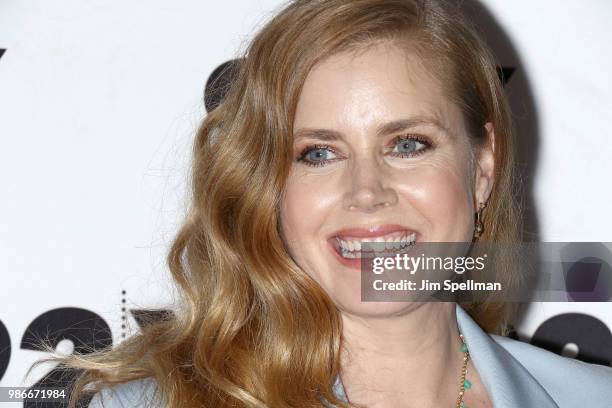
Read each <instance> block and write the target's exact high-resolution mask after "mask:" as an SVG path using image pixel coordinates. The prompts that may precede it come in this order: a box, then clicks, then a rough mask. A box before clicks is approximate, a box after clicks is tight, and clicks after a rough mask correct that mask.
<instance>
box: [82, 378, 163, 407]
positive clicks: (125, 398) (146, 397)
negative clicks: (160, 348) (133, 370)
mask: <svg viewBox="0 0 612 408" xmlns="http://www.w3.org/2000/svg"><path fill="white" fill-rule="evenodd" d="M156 397H158V392H157V383H156V382H155V380H154V379H153V378H150V377H149V378H143V379H140V380H134V381H129V382H126V383H123V384H119V385H115V386H113V387H110V388H105V389H103V390H101V391H100V392H98V393H97V394H95V395H94V396H93V398H92V400H91V402H90V403H89V405H88V408H141V407H142V408H145V407H146V408H152V407H156V408H161V407H163V406H164V405H163V404H161V403H159V401H156V400H155V398H156Z"/></svg>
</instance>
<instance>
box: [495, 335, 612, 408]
mask: <svg viewBox="0 0 612 408" xmlns="http://www.w3.org/2000/svg"><path fill="white" fill-rule="evenodd" d="M491 337H492V338H493V340H495V342H497V343H498V344H499V345H501V346H502V347H503V348H504V349H505V350H506V351H508V352H509V353H510V354H511V355H512V356H513V357H514V358H515V359H516V360H518V361H519V363H520V364H521V365H522V366H523V367H525V368H526V369H527V371H529V373H530V374H531V375H532V376H533V377H534V378H535V379H536V380H537V381H538V382H539V383H540V384H541V385H542V387H544V388H545V389H546V391H547V392H548V393H549V394H550V395H551V397H553V398H554V399H555V400H557V401H573V400H575V401H576V402H580V401H581V400H582V402H584V397H585V396H587V395H588V396H590V397H592V398H594V399H596V400H597V401H602V402H604V401H605V402H606V404H607V403H609V401H612V367H609V366H603V365H599V364H590V363H585V362H583V361H579V360H576V359H573V358H569V357H564V356H560V355H558V354H555V353H552V352H550V351H548V350H544V349H542V348H539V347H536V346H534V345H531V344H528V343H525V342H522V341H517V340H513V339H510V338H507V337H502V336H497V335H491ZM606 406H607V405H606Z"/></svg>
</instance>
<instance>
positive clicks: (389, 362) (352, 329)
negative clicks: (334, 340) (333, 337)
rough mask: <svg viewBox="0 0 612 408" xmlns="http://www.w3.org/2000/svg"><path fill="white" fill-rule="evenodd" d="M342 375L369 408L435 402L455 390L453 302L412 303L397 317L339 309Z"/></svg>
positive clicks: (352, 396) (458, 359) (353, 398)
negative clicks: (365, 314) (353, 313)
mask: <svg viewBox="0 0 612 408" xmlns="http://www.w3.org/2000/svg"><path fill="white" fill-rule="evenodd" d="M342 320H343V337H344V343H343V350H342V353H341V365H342V373H341V379H342V383H343V385H344V389H345V392H346V394H347V396H348V398H349V401H350V402H352V403H356V404H364V405H365V406H368V407H376V408H383V407H391V406H395V407H397V406H407V405H406V404H407V403H410V404H411V405H412V404H413V406H439V405H448V402H449V401H454V400H455V399H456V398H457V394H458V392H459V376H460V371H461V366H462V361H463V360H462V359H463V353H462V352H461V351H460V344H461V341H460V339H459V331H458V329H457V318H456V314H455V304H454V303H439V302H428V303H413V304H411V305H410V309H409V310H407V311H406V312H405V313H403V314H401V315H399V314H398V315H395V316H385V317H378V316H377V317H364V316H355V315H351V314H349V313H344V312H342Z"/></svg>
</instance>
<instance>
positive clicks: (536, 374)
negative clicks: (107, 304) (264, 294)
mask: <svg viewBox="0 0 612 408" xmlns="http://www.w3.org/2000/svg"><path fill="white" fill-rule="evenodd" d="M456 311H457V322H458V324H459V329H460V330H461V333H463V335H464V337H465V341H466V343H467V345H468V347H469V349H470V356H471V358H472V362H473V364H474V366H475V367H476V370H477V371H478V375H479V376H480V378H481V379H482V381H483V383H484V385H485V388H486V389H487V393H488V395H489V398H490V399H491V401H492V402H493V407H494V408H576V407H579V408H612V367H605V366H601V365H597V364H588V363H585V362H582V361H578V360H574V359H571V358H567V357H562V356H559V355H557V354H554V353H551V352H549V351H546V350H543V349H541V348H538V347H535V346H532V345H530V344H527V343H523V342H520V341H517V340H513V339H509V338H506V337H501V336H497V335H489V334H487V333H485V332H484V331H482V329H481V328H480V327H479V326H478V325H477V324H476V322H474V320H472V318H471V317H470V315H469V314H468V313H467V312H466V311H465V310H463V309H462V308H461V307H460V306H459V305H457V308H456ZM155 386H156V385H155V382H154V381H153V380H152V379H150V378H146V379H142V380H135V381H131V382H128V383H125V384H121V385H118V386H115V387H113V388H110V389H105V390H103V391H101V392H99V393H97V394H96V395H95V396H94V398H93V399H92V401H91V403H90V405H89V408H102V407H108V408H119V407H125V408H128V407H134V408H135V407H139V408H140V407H153V405H152V404H151V401H150V400H149V398H150V397H151V395H152V394H153V391H154V390H155ZM333 389H334V393H335V394H336V395H337V396H338V397H339V398H340V399H342V400H344V401H346V394H345V393H344V387H343V386H342V381H341V380H340V377H338V378H337V379H336V382H335V383H334V385H333ZM102 403H103V405H102Z"/></svg>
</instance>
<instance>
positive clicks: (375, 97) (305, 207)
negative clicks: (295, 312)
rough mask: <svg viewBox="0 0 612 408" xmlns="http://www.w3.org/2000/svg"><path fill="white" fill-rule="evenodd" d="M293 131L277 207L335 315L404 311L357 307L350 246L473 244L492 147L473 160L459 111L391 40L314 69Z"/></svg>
mask: <svg viewBox="0 0 612 408" xmlns="http://www.w3.org/2000/svg"><path fill="white" fill-rule="evenodd" d="M293 128H294V155H293V158H294V162H293V166H292V170H291V173H290V175H289V178H288V181H287V186H286V190H285V193H284V198H283V202H282V208H281V225H282V232H283V237H284V239H285V241H286V243H287V246H288V250H289V252H290V254H291V256H292V257H293V259H294V260H295V262H296V263H297V264H298V265H299V266H300V267H301V268H302V269H303V270H304V271H306V272H307V273H308V274H309V275H310V276H312V277H313V278H314V279H315V280H316V281H317V282H319V284H320V285H321V286H322V287H323V288H324V289H325V290H326V291H327V293H328V294H329V295H330V296H331V298H332V299H333V300H334V301H335V302H336V304H337V305H338V307H339V308H340V309H341V310H344V311H346V312H351V313H353V314H369V315H372V314H374V315H380V314H385V313H397V312H400V311H401V310H402V308H405V307H407V305H406V304H402V303H399V302H388V303H387V302H385V303H381V302H369V303H368V302H363V303H362V302H361V292H360V269H359V259H355V258H354V256H355V247H356V246H357V245H359V244H358V242H360V241H373V240H374V239H375V238H377V237H382V238H383V239H385V240H387V241H388V240H406V241H411V240H416V241H417V242H459V241H468V242H469V241H471V240H472V236H473V231H474V218H473V213H474V211H475V208H474V204H475V202H476V203H477V202H481V201H485V199H486V198H487V197H488V195H489V192H490V188H491V186H492V174H493V153H492V147H491V145H489V146H487V147H486V148H484V149H482V150H480V151H474V153H473V154H474V157H473V161H472V150H471V148H470V145H469V142H468V136H467V134H466V130H465V127H464V122H463V118H462V115H461V112H460V111H459V109H458V108H457V107H456V106H455V105H453V104H452V103H451V102H450V101H449V100H448V99H447V98H446V97H445V96H444V94H443V92H442V88H441V87H440V85H439V84H437V82H436V81H435V80H434V79H433V78H432V77H431V76H429V75H428V73H427V72H426V71H425V68H423V67H421V66H420V64H417V63H415V62H413V61H411V60H408V59H407V58H406V53H405V51H403V50H401V49H399V48H397V47H396V46H394V45H392V44H379V45H376V46H373V47H371V48H368V49H367V50H366V51H364V52H361V53H359V54H357V55H353V54H349V53H342V54H337V55H334V56H332V57H330V58H328V59H326V60H324V61H322V62H321V63H319V64H318V65H317V66H315V67H314V68H313V69H312V70H311V72H310V73H309V75H308V77H307V79H306V82H305V84H304V87H303V89H302V92H301V95H300V97H299V100H298V105H297V111H296V116H295V122H294V126H293ZM487 129H488V130H490V129H491V128H490V127H489V125H487ZM490 137H491V138H492V137H493V136H492V131H491V132H490ZM491 140H492V139H491ZM343 247H344V251H343V250H342V248H343ZM351 249H353V251H350V250H351Z"/></svg>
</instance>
